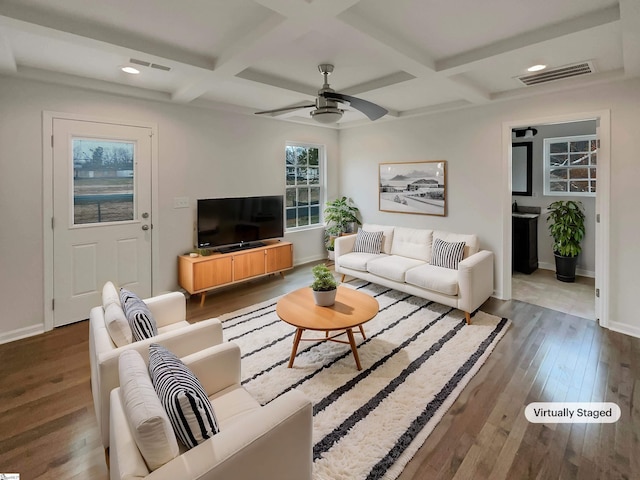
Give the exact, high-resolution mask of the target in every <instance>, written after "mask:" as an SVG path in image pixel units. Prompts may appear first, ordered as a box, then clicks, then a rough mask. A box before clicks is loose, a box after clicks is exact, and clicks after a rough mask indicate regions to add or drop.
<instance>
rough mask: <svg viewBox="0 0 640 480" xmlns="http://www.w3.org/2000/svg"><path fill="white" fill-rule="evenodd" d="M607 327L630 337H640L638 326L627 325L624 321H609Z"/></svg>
mask: <svg viewBox="0 0 640 480" xmlns="http://www.w3.org/2000/svg"><path fill="white" fill-rule="evenodd" d="M608 328H609V330H613V331H614V332H618V333H624V334H625V335H629V336H631V337H636V338H640V327H634V326H633V325H627V324H626V323H620V322H609V325H608Z"/></svg>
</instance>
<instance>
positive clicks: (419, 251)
mask: <svg viewBox="0 0 640 480" xmlns="http://www.w3.org/2000/svg"><path fill="white" fill-rule="evenodd" d="M432 241H433V230H425V229H421V228H406V227H395V229H394V232H393V243H392V245H391V254H392V255H400V256H401V257H408V258H415V259H416V260H422V261H423V262H428V261H429V259H430V258H431V243H432Z"/></svg>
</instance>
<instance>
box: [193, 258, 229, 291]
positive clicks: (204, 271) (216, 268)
mask: <svg viewBox="0 0 640 480" xmlns="http://www.w3.org/2000/svg"><path fill="white" fill-rule="evenodd" d="M232 281H233V275H232V261H231V257H220V258H212V259H207V261H203V262H198V263H196V264H194V265H193V287H194V289H195V291H199V290H203V289H207V288H212V287H215V286H218V285H223V284H225V283H230V282H232Z"/></svg>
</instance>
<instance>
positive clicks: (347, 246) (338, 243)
mask: <svg viewBox="0 0 640 480" xmlns="http://www.w3.org/2000/svg"><path fill="white" fill-rule="evenodd" d="M356 238H357V235H344V236H342V237H336V239H335V241H334V242H333V249H334V253H335V256H334V259H335V263H338V257H340V255H344V254H346V253H351V252H353V247H354V246H355V244H356Z"/></svg>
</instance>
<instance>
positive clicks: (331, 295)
mask: <svg viewBox="0 0 640 480" xmlns="http://www.w3.org/2000/svg"><path fill="white" fill-rule="evenodd" d="M337 292H338V290H337V289H335V288H334V289H333V290H328V291H326V292H318V291H316V290H314V291H313V299H314V300H315V302H316V305H318V306H319V307H329V306H331V305H333V304H334V303H336V293H337Z"/></svg>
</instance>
